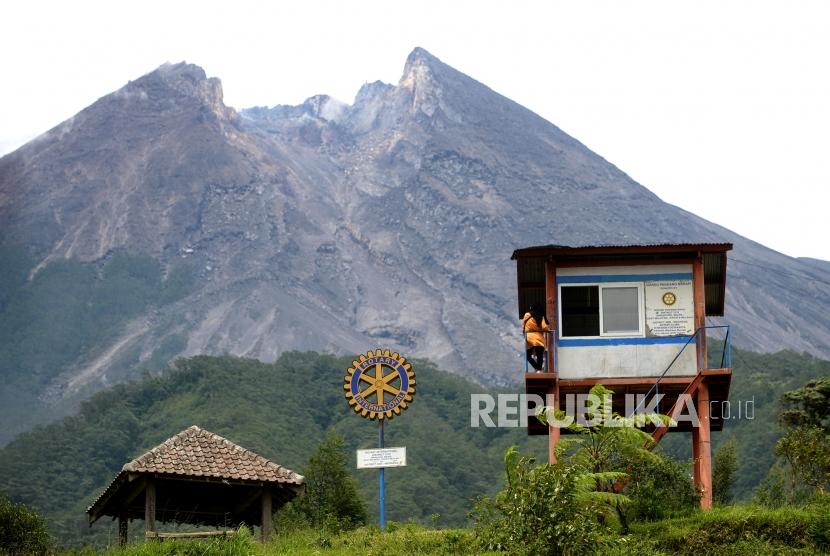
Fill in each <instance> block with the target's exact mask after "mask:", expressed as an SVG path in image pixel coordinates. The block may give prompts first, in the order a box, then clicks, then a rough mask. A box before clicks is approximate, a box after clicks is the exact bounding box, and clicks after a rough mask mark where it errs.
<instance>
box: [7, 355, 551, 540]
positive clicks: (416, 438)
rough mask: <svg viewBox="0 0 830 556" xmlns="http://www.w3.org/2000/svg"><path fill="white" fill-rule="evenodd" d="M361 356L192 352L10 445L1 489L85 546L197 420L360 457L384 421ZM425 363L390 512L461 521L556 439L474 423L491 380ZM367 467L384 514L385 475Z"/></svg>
mask: <svg viewBox="0 0 830 556" xmlns="http://www.w3.org/2000/svg"><path fill="white" fill-rule="evenodd" d="M350 363H351V358H335V357H331V356H326V355H318V354H315V353H296V352H291V353H287V354H285V355H283V356H282V357H281V358H280V359H279V360H278V361H277V362H276V363H274V364H265V363H261V362H259V361H255V360H251V359H240V358H235V357H206V356H200V357H194V358H190V359H185V360H180V361H178V363H177V365H176V369H175V370H173V371H171V372H168V373H166V374H165V375H164V376H152V375H149V374H148V375H145V377H144V379H143V380H141V381H140V382H136V383H132V384H125V385H120V386H116V387H114V388H112V389H109V390H106V391H103V392H100V393H99V394H97V395H95V396H94V397H93V398H92V399H90V400H89V401H88V402H86V403H85V404H84V405H83V406H82V408H81V411H80V413H79V414H78V415H76V416H73V417H69V418H66V419H64V420H62V421H60V422H58V423H54V424H51V425H48V426H45V427H40V428H37V429H35V430H33V431H31V432H29V433H25V434H23V435H21V436H20V437H18V438H17V439H15V440H14V441H13V442H12V443H10V444H9V445H8V446H6V447H5V448H3V449H2V450H0V492H7V493H8V494H9V495H10V496H11V497H12V498H13V499H14V500H18V501H25V502H26V503H27V504H28V505H30V506H31V507H32V508H34V509H36V510H37V511H38V512H41V513H43V514H44V515H45V516H46V517H47V520H48V523H49V527H50V530H51V531H52V532H53V534H54V535H55V536H56V537H57V538H58V540H59V541H60V543H61V544H64V545H66V544H76V545H77V544H79V543H82V542H86V541H88V540H91V539H92V537H90V535H91V534H92V535H94V534H97V535H98V539H99V540H103V539H102V536H103V537H104V538H109V539H112V538H114V537H115V536H116V533H117V531H116V530H115V525H114V524H112V523H111V522H109V521H108V520H102V521H100V522H99V523H97V524H96V525H95V526H94V527H93V529H92V531H91V532H90V531H89V530H88V529H87V527H86V524H85V516H84V511H85V509H86V507H87V506H88V505H89V504H90V503H91V502H92V501H93V500H94V498H95V496H96V495H97V494H98V493H99V492H101V491H102V489H103V488H104V486H105V485H106V484H108V482H109V481H110V480H112V478H113V477H114V476H115V474H116V473H117V472H118V471H119V470H120V469H121V466H122V465H124V463H126V462H128V461H130V460H131V459H132V458H134V457H136V456H137V455H139V454H141V453H142V452H143V451H145V450H148V449H150V448H152V447H153V446H155V445H157V444H159V443H160V442H162V441H164V440H165V439H167V438H169V437H170V436H172V435H173V434H175V433H177V432H179V431H181V430H183V429H185V428H186V427H188V426H190V425H194V424H196V425H199V426H200V427H203V428H205V429H207V430H209V431H211V432H215V433H217V434H220V435H222V436H225V437H226V438H229V439H230V440H232V441H234V442H236V443H238V444H240V445H242V446H244V447H246V448H249V449H251V450H253V451H255V452H257V453H260V454H262V455H263V456H266V457H269V458H271V459H273V460H274V461H276V462H278V463H280V464H282V465H285V466H287V467H289V468H291V469H294V470H298V471H299V470H302V469H303V468H304V467H305V466H306V463H307V462H308V460H309V457H310V455H311V454H312V453H313V451H314V450H315V448H316V447H317V446H318V444H319V443H320V442H321V441H322V440H323V439H324V437H325V435H326V433H327V432H329V431H334V432H336V433H337V434H339V435H341V436H343V437H344V438H345V439H346V449H347V450H348V453H350V454H353V453H354V452H353V450H354V449H356V448H369V447H375V446H376V445H377V424H376V423H375V422H370V421H367V420H365V419H361V418H359V417H357V416H355V415H354V412H353V411H351V409H350V408H349V406H348V404H347V403H346V401H345V399H344V398H343V394H342V392H343V386H342V384H343V376H344V375H345V373H346V369H347V368H348V367H349V365H350ZM415 370H416V372H417V377H418V391H417V394H416V396H415V402H414V403H413V404H412V405H411V407H410V408H409V409H407V410H406V412H405V413H404V414H403V415H402V416H401V417H399V418H395V419H393V420H392V421H390V423H389V424H388V425H387V427H386V444H387V446H406V447H407V456H408V466H407V467H406V468H395V469H389V470H387V473H386V480H387V495H386V500H387V517H388V518H389V519H391V520H398V521H405V520H409V519H412V520H415V521H419V522H422V523H433V519H432V514H434V513H437V514H440V515H439V517H438V518H437V521H436V522H437V524H439V525H460V524H463V523H465V522H466V515H467V512H468V511H469V510H470V508H471V505H472V502H471V500H472V499H473V498H474V497H475V496H477V495H479V494H482V493H492V492H494V491H495V490H496V489H497V488H498V486H499V484H500V481H501V476H502V469H501V466H499V465H497V464H496V465H492V464H491V463H490V462H497V461H500V459H501V457H502V453H503V451H504V450H505V448H506V447H508V446H510V445H511V444H517V443H518V444H520V445H521V446H522V447H523V448H524V449H530V450H533V449H534V448H535V449H536V451H537V452H538V453H546V450H545V449H544V446H545V442H546V439H545V438H544V437H533V438H528V437H527V435H526V432H525V431H524V429H520V428H512V429H488V428H483V427H482V428H470V393H473V392H483V391H484V390H483V388H482V387H480V386H476V385H474V384H472V383H470V382H469V381H466V380H464V379H462V378H459V377H457V376H454V375H451V374H448V373H444V372H440V371H438V370H437V369H435V368H434V367H433V366H432V365H430V364H428V363H426V362H418V361H416V362H415ZM351 457H352V458H353V457H354V456H351ZM353 461H354V460H352V461H351V462H350V467H353V466H354V463H353ZM355 473H356V476H357V479H358V482H359V485H360V489H361V492H362V493H363V496H364V498H365V499H366V500H367V501H369V502H370V507H369V509H370V512H372V514H373V515H376V503H372V502H373V501H376V500H377V472H375V471H372V470H361V471H356V472H355ZM139 528H140V527H132V529H133V530H136V529H139Z"/></svg>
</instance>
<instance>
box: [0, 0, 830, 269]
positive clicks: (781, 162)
mask: <svg viewBox="0 0 830 556" xmlns="http://www.w3.org/2000/svg"><path fill="white" fill-rule="evenodd" d="M416 46H421V47H423V48H425V49H427V50H428V51H430V52H431V53H432V54H433V55H435V56H437V57H438V58H440V59H441V60H442V61H444V62H445V63H447V64H449V65H451V66H453V67H454V68H456V69H457V70H459V71H462V72H464V73H466V74H467V75H470V76H471V77H473V78H475V79H477V80H478V81H480V82H482V83H484V84H485V85H487V86H489V87H491V88H492V89H494V90H495V91H497V92H499V93H501V94H503V95H505V96H507V97H509V98H511V99H512V100H514V101H516V102H518V103H520V104H522V105H524V106H525V107H527V108H529V109H530V110H533V111H534V112H536V113H537V114H539V115H541V116H542V117H544V118H545V119H547V120H549V121H551V122H553V123H554V124H556V125H557V126H558V127H560V128H561V129H563V130H564V131H565V132H567V133H569V134H570V135H572V136H573V137H575V138H576V139H578V140H579V141H581V142H582V143H584V144H585V145H587V146H588V147H589V148H591V149H592V150H593V151H595V152H596V153H598V154H599V155H601V156H602V157H603V158H605V159H606V160H608V161H610V162H611V163H613V164H615V165H616V166H617V167H619V168H620V169H621V170H623V171H624V172H626V173H627V174H628V175H630V176H631V177H632V178H633V179H635V180H636V181H638V182H639V183H641V184H642V185H644V186H645V187H647V188H649V189H650V190H651V191H653V192H654V193H656V194H657V195H658V196H660V197H661V198H662V199H663V200H665V201H667V202H669V203H672V204H674V205H677V206H679V207H682V208H683V209H686V210H688V211H690V212H693V213H695V214H697V215H699V216H702V217H703V218H706V219H708V220H711V221H713V222H716V223H718V224H721V225H723V226H725V227H727V228H730V229H732V230H734V231H736V232H738V233H740V234H742V235H744V236H746V237H749V238H750V239H753V240H755V241H758V242H759V243H762V244H764V245H766V246H768V247H771V248H773V249H775V250H777V251H781V252H783V253H786V254H787V255H791V256H803V257H815V258H820V259H824V260H830V241H828V240H830V233H828V230H829V229H830V228H829V227H828V212H830V211H829V210H828V209H829V208H830V207H828V199H829V198H830V187H828V186H830V152H828V146H830V141H828V133H830V70H828V65H830V64H828V59H830V2H825V1H813V2H811V1H806V0H800V1H797V2H792V1H780V2H763V1H758V0H756V1H729V0H719V1H694V2H691V1H690V2H673V1H669V0H661V1H623V0H614V1H587V0H583V1H571V2H558V1H548V2H542V1H540V2H527V1H513V2H490V1H485V0H480V1H475V2H470V1H459V0H456V1H452V2H450V1H443V2H437V1H431V0H420V1H417V2H413V1H409V2H402V1H396V0H385V1H377V2H376V1H356V0H352V1H339V2H337V1H326V2H314V1H306V2H296V1H295V2H290V3H289V2H278V1H275V0H272V1H270V2H255V1H247V0H237V1H235V2H213V1H210V0H203V1H199V2H190V1H184V0H179V1H173V2H170V1H168V2H157V1H155V0H145V1H142V2H129V3H128V2H117V1H113V0H108V1H106V2H87V1H83V0H74V1H73V2H65V1H62V2H45V1H38V0H28V1H25V2H23V1H17V2H14V3H13V4H12V3H7V4H6V5H5V6H4V9H3V18H2V21H0V53H2V55H0V76H2V86H0V154H4V153H7V152H11V151H12V150H14V149H16V148H17V147H19V146H20V145H22V144H23V143H25V142H26V141H28V140H30V139H32V138H34V137H36V136H37V135H39V134H41V133H43V132H45V131H47V130H48V129H50V128H51V127H54V126H55V125H57V124H58V123H60V122H61V121H63V120H65V119H67V118H69V117H71V116H72V115H73V114H75V113H77V112H78V111H80V110H82V109H83V108H84V107H86V106H88V105H89V104H91V103H93V102H94V101H95V100H96V99H98V98H99V97H101V96H104V95H106V94H108V93H110V92H112V91H114V90H116V89H118V88H120V87H122V86H123V85H125V84H126V83H127V82H128V81H129V80H131V79H135V78H137V77H139V76H141V75H143V74H145V73H147V72H149V71H152V70H153V69H155V68H156V67H158V66H159V65H161V64H163V63H165V62H179V61H182V60H186V61H187V62H190V63H195V64H198V65H200V66H202V67H203V68H204V69H205V71H206V72H207V74H208V75H209V76H215V77H219V78H220V79H221V80H222V83H223V88H224V94H225V103H226V104H228V105H229V106H233V107H235V108H246V107H250V106H263V105H267V106H272V105H274V104H299V103H300V102H302V101H303V100H304V99H305V98H307V97H309V96H312V95H315V94H321V93H325V94H329V95H331V96H333V97H336V98H338V99H340V100H343V101H346V102H351V101H352V100H353V98H354V95H355V93H356V92H357V90H358V89H359V88H360V86H361V85H362V84H363V83H364V82H371V81H375V80H378V79H380V80H382V81H385V82H388V83H397V81H398V79H399V78H400V75H401V73H402V71H403V65H404V62H405V60H406V56H407V55H408V54H409V52H411V51H412V49H413V48H414V47H416Z"/></svg>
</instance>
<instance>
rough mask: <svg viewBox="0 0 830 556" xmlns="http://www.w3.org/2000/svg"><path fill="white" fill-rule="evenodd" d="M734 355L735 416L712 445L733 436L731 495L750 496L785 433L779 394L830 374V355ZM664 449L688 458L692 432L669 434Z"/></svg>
mask: <svg viewBox="0 0 830 556" xmlns="http://www.w3.org/2000/svg"><path fill="white" fill-rule="evenodd" d="M711 352H717V350H716V349H713V350H710V353H711ZM717 353H718V354H719V352H717ZM732 360H733V365H734V371H733V375H732V387H731V389H730V392H729V400H730V410H731V418H730V419H729V420H728V421H726V423H725V424H724V427H723V431H722V432H719V433H714V434H712V449H713V450H714V451H715V452H717V450H718V449H720V447H721V445H722V444H723V443H725V442H728V441H729V440H730V439H732V438H734V439H735V443H736V446H735V447H736V456H737V458H736V459H737V468H736V471H735V484H734V485H733V487H732V490H731V495H732V496H733V497H734V498H735V499H737V500H749V499H751V498H752V496H753V493H754V491H755V488H756V487H757V486H758V484H759V483H760V482H761V481H762V480H764V477H765V476H766V474H767V472H768V470H769V469H770V468H771V467H772V465H773V462H774V461H775V459H776V456H775V453H774V451H773V447H774V446H775V443H776V441H777V440H778V438H779V437H780V436H781V435H782V434H783V427H782V424H781V423H780V422H779V419H778V416H779V413H780V409H781V408H780V405H779V402H780V399H781V396H782V395H783V394H784V393H785V392H788V391H792V390H797V389H798V388H801V387H802V386H804V384H806V383H807V382H808V381H809V380H811V379H813V378H816V377H822V376H823V377H828V376H830V361H826V360H824V359H818V358H815V357H812V356H810V355H807V354H799V353H794V352H792V351H782V352H778V353H771V354H764V353H753V352H749V351H744V350H740V349H733V354H732ZM747 410H748V411H749V412H748V414H747ZM739 411H740V415H739V413H738V412H739ZM747 417H751V418H747ZM660 449H661V450H663V451H665V452H666V453H668V454H670V455H671V456H673V457H674V458H675V459H677V460H680V461H686V460H689V459H691V457H692V456H691V435H690V434H689V433H679V434H669V435H667V436H666V437H665V438H664V439H663V441H662V442H661V443H660Z"/></svg>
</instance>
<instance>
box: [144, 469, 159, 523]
mask: <svg viewBox="0 0 830 556" xmlns="http://www.w3.org/2000/svg"><path fill="white" fill-rule="evenodd" d="M155 533H156V483H155V481H153V479H149V478H148V479H147V485H146V487H145V489H144V536H145V537H155V536H156V535H155Z"/></svg>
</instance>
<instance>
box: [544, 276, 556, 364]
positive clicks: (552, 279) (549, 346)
mask: <svg viewBox="0 0 830 556" xmlns="http://www.w3.org/2000/svg"><path fill="white" fill-rule="evenodd" d="M556 298H557V293H556V261H548V262H547V263H545V316H546V317H547V320H548V325H550V327H551V329H553V330H554V333H557V332H558V329H559V327H558V326H557V320H558V313H557V310H556ZM555 349H556V342H555V340H554V338H553V336H552V334H546V335H545V366H546V367H547V369H546V370H547V372H549V373H555V372H556V354H555V353H554V352H553V350H555Z"/></svg>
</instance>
